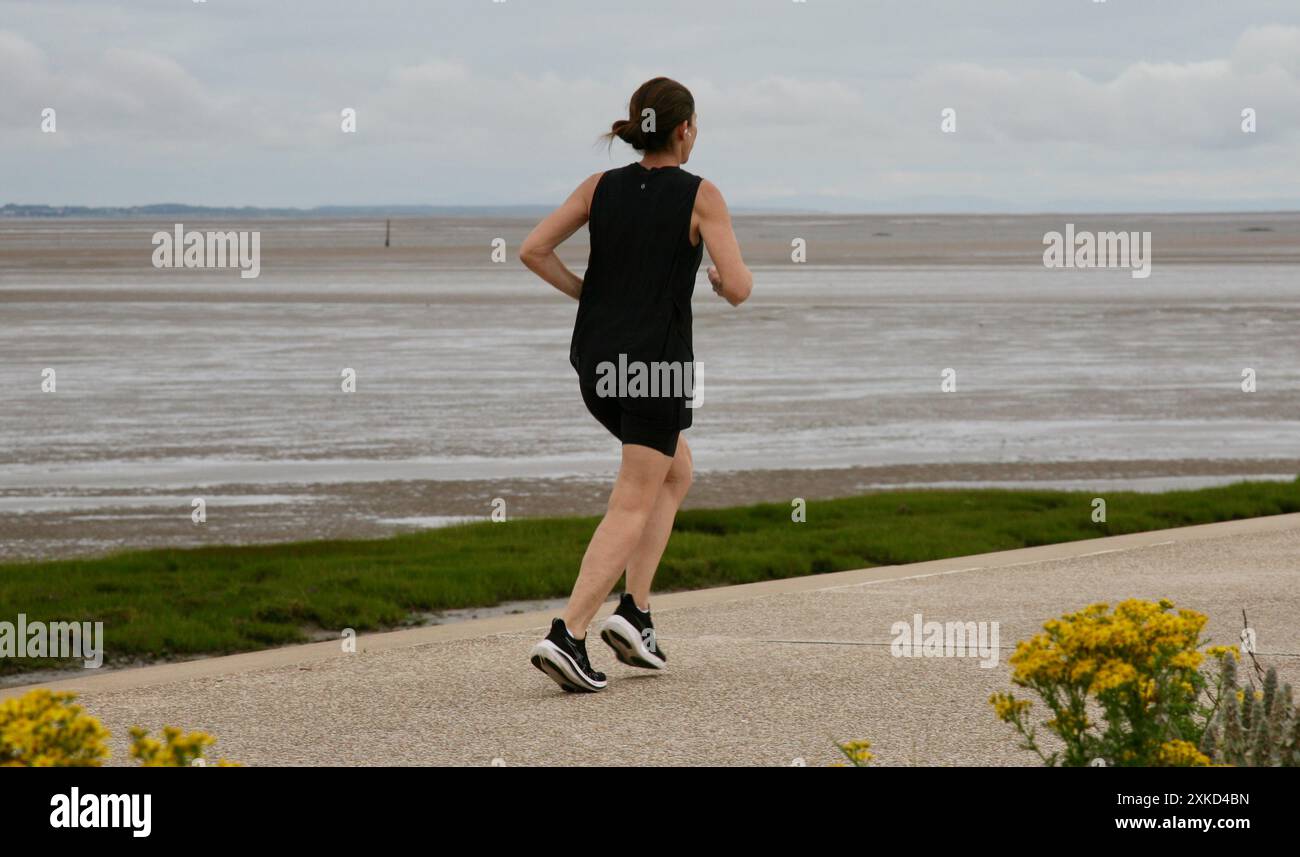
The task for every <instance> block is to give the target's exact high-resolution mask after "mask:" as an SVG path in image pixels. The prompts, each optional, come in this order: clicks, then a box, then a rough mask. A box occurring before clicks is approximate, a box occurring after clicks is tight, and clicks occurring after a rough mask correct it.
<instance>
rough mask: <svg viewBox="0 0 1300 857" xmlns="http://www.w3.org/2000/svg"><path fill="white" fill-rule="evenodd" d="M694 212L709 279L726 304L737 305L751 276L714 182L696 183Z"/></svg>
mask: <svg viewBox="0 0 1300 857" xmlns="http://www.w3.org/2000/svg"><path fill="white" fill-rule="evenodd" d="M695 214H696V217H698V218H699V222H700V237H701V238H702V239H703V240H704V246H705V248H706V249H708V251H709V258H710V259H712V260H713V266H712V267H710V268H709V282H710V283H712V284H713V290H714V291H715V292H717V293H718V294H719V295H721V296H722V297H724V298H726V300H727V303H729V304H731V305H732V306H739V305H740V304H742V303H744V301H745V299H746V298H748V297H749V293H750V292H751V291H752V290H753V288H754V275H753V274H751V273H750V272H749V268H747V267H745V260H744V259H742V258H741V256H740V242H739V241H737V240H736V232H735V230H734V229H732V227H731V212H730V211H728V210H727V201H726V200H725V199H723V198H722V191H720V190H718V187H717V185H715V184H713V182H711V181H708V180H707V179H706V180H703V181H701V182H700V189H699V192H698V193H697V194H696V196H695Z"/></svg>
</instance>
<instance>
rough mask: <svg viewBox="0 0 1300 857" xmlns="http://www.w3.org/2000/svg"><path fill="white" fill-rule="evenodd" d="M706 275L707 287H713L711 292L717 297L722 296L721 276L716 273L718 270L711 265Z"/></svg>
mask: <svg viewBox="0 0 1300 857" xmlns="http://www.w3.org/2000/svg"><path fill="white" fill-rule="evenodd" d="M708 274H709V285H711V286H713V291H715V292H717V293H718V294H719V295H720V294H722V275H721V274H719V273H718V269H717V268H715V267H714V266H713V265H710V266H709V271H708Z"/></svg>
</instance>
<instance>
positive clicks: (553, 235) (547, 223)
mask: <svg viewBox="0 0 1300 857" xmlns="http://www.w3.org/2000/svg"><path fill="white" fill-rule="evenodd" d="M600 175H601V174H600V173H596V174H595V175H593V176H591V177H590V178H588V179H587V180H586V181H584V182H583V183H582V184H580V185H578V188H577V190H575V191H574V192H573V193H571V194H569V198H568V199H566V200H565V201H564V204H563V205H561V206H560V207H559V208H557V209H555V211H553V212H551V213H550V214H549V215H547V216H546V219H545V220H543V221H542V222H541V223H539V224H537V226H536V227H535V228H534V229H533V231H532V232H530V233H529V234H528V237H527V238H525V239H524V243H523V244H522V245H521V246H520V248H519V260H520V261H521V262H523V263H524V264H525V265H526V266H528V270H530V271H532V272H533V273H534V274H536V275H537V276H539V277H541V278H542V279H543V280H545V281H546V282H548V283H550V284H551V285H552V286H555V288H557V289H559V290H560V291H562V292H564V293H565V294H566V295H568V296H569V297H571V298H573V299H574V300H575V301H576V300H577V299H578V297H579V296H580V295H581V294H582V278H581V277H579V276H578V275H577V274H575V273H573V272H572V271H570V270H569V269H568V267H567V266H566V265H565V264H564V263H563V262H561V261H560V257H559V256H558V255H556V253H555V248H556V247H559V246H560V245H561V244H563V243H564V242H565V240H566V239H568V237H569V236H570V235H572V234H573V233H575V232H577V231H578V229H580V228H581V227H582V225H583V224H584V223H586V222H587V218H588V217H589V216H590V215H591V197H592V194H594V193H595V192H596V183H597V182H599V181H600Z"/></svg>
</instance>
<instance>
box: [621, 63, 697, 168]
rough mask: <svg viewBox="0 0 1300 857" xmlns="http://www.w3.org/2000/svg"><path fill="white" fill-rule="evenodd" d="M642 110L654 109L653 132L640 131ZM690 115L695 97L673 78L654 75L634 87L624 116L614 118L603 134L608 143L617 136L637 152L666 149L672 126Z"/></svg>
mask: <svg viewBox="0 0 1300 857" xmlns="http://www.w3.org/2000/svg"><path fill="white" fill-rule="evenodd" d="M644 110H653V111H654V113H653V114H652V115H653V116H654V130H653V131H644V130H642V123H643V122H644V121H645V118H646V117H645V115H644V114H643V113H642V111H644ZM694 115H695V96H693V95H691V91H690V90H689V89H687V88H686V87H684V86H682V85H681V84H680V83H678V82H677V81H675V80H672V79H670V78H667V77H656V78H654V79H653V80H647V81H646V82H645V83H643V84H641V85H640V86H638V87H637V90H636V92H634V93H632V100H631V101H629V102H628V105H627V116H628V118H626V119H619V120H617V121H616V122H615V123H614V125H613V126H612V127H611V128H610V129H609V133H607V134H605V135H604V136H605V139H606V140H608V141H609V142H610V143H611V144H612V143H613V142H614V138H615V137H617V138H619V139H620V140H622V141H623V142H625V143H627V144H628V145H630V146H631V147H632V148H634V149H637V150H638V151H642V152H658V151H659V150H661V149H666V148H668V144H669V143H670V142H671V141H672V133H673V129H675V128H676V127H677V126H678V125H680V124H682V123H683V122H689V121H690V120H691V117H693V116H694Z"/></svg>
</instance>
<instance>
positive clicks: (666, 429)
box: [579, 384, 681, 458]
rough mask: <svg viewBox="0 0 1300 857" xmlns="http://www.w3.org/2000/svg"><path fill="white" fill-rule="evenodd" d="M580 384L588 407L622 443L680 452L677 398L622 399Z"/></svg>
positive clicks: (670, 453) (583, 398)
mask: <svg viewBox="0 0 1300 857" xmlns="http://www.w3.org/2000/svg"><path fill="white" fill-rule="evenodd" d="M579 386H580V387H581V388H582V401H583V403H584V404H586V406H587V410H589V411H591V415H592V416H593V417H595V418H596V419H597V420H599V421H600V424H601V425H603V426H604V427H605V428H607V429H609V433H610V434H612V435H614V437H616V438H618V439H619V440H620V441H621V442H622V443H625V444H628V443H631V444H635V445H637V446H648V447H650V448H651V449H655V450H658V451H659V452H662V453H663V454H664V455H666V456H668V457H669V458H672V457H673V456H674V455H676V454H677V436H678V435H679V434H681V429H680V428H678V425H679V422H678V417H677V414H678V411H679V408H678V406H677V405H678V403H677V400H675V399H660V400H658V401H657V402H656V401H654V400H649V399H645V398H641V399H619V398H615V397H612V396H599V395H597V394H596V388H595V387H589V386H587V385H586V384H580V385H579Z"/></svg>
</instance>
